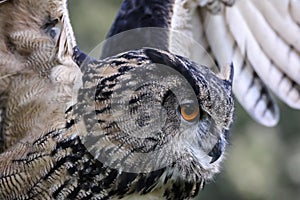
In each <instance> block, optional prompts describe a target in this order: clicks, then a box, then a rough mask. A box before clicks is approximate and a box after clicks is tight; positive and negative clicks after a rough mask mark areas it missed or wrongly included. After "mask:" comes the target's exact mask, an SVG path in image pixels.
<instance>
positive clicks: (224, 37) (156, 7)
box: [104, 0, 300, 126]
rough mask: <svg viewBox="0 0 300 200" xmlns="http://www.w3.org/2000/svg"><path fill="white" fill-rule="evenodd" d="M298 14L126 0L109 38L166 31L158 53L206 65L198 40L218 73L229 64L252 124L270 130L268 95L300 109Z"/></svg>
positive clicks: (279, 7)
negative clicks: (154, 29)
mask: <svg viewBox="0 0 300 200" xmlns="http://www.w3.org/2000/svg"><path fill="white" fill-rule="evenodd" d="M299 13H300V6H299V2H298V1H297V0H283V1H280V2H279V1H276V0H267V1H259V0H249V1H242V0H240V1H236V2H235V1H234V0H229V1H221V0H212V1H208V0H201V1H194V0H166V1H157V0H150V1H136V0H124V1H123V4H122V7H121V9H120V11H119V13H118V16H117V18H116V20H115V22H114V24H113V26H112V28H111V31H110V33H109V35H108V37H111V36H113V35H115V34H117V33H120V32H122V31H125V30H129V29H133V28H140V27H160V28H165V30H164V34H163V35H165V37H164V39H162V38H161V37H159V39H158V42H157V43H159V45H160V46H161V48H162V49H169V50H170V51H171V52H173V53H175V54H179V55H183V56H186V57H188V58H191V59H192V60H197V61H198V62H200V63H201V64H204V63H207V64H209V62H206V61H205V59H206V57H204V56H203V54H202V53H203V52H199V51H197V50H198V49H195V46H192V45H191V44H192V43H195V41H197V42H198V43H200V44H201V46H203V47H204V48H205V49H206V51H207V52H209V53H211V56H212V57H213V59H215V61H216V64H217V65H218V68H219V69H221V68H222V67H223V66H225V65H226V64H228V63H231V62H233V64H234V67H235V71H236V75H235V78H234V84H233V86H234V93H235V96H236V97H237V99H238V100H239V102H240V103H241V104H242V106H243V107H244V108H245V109H246V110H247V111H248V113H249V114H250V115H251V116H252V117H253V118H254V119H255V120H256V121H258V122H259V123H261V124H264V125H266V126H274V125H275V124H277V122H278V120H279V110H278V106H277V104H276V102H275V100H274V98H273V97H272V95H271V93H270V92H269V90H271V91H272V92H273V93H274V94H275V95H276V96H277V97H279V98H280V99H281V100H282V101H283V102H285V103H286V104H288V105H289V106H291V107H292V108H296V109H299V108H300V87H299V85H300V82H299V80H300V79H299V77H300V74H299V72H300V70H299V69H300V57H299V52H300V39H299V35H300V26H299V21H300V17H299ZM156 19H157V20H156ZM166 30H167V31H166ZM174 33H176V34H174ZM180 34H181V35H180ZM174 35H175V36H174ZM143 37H144V43H143V44H142V45H144V46H153V45H155V43H156V42H155V41H152V40H149V38H148V37H149V34H148V35H147V34H144V36H143ZM133 38H134V37H133ZM161 41H164V43H161ZM116 43H120V41H117V42H116ZM109 45H112V47H111V48H110V49H112V50H115V49H116V48H114V47H113V46H114V45H113V44H108V46H109ZM125 47H126V46H125ZM118 48H120V47H118ZM110 49H109V50H107V49H105V51H110ZM105 51H104V57H105V56H106V53H107V52H105ZM197 52H198V53H197ZM205 56H206V55H205ZM210 67H211V68H214V66H210Z"/></svg>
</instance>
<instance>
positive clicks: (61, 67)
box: [0, 0, 81, 149]
mask: <svg viewBox="0 0 300 200" xmlns="http://www.w3.org/2000/svg"><path fill="white" fill-rule="evenodd" d="M68 20H69V17H68V15H67V12H66V1H64V0H57V1H55V0H54V1H45V2H43V3H38V2H36V1H33V0H26V1H19V0H13V1H5V2H1V4H0V27H1V28H0V46H1V48H0V55H1V60H0V77H1V79H0V84H1V89H0V97H1V99H3V100H2V101H1V103H0V105H1V107H2V109H3V110H4V114H3V119H2V121H3V122H2V126H3V127H2V132H3V134H2V139H3V143H4V144H3V145H1V146H2V149H6V148H8V147H10V146H12V145H13V144H15V143H16V142H17V141H19V140H21V139H22V138H23V137H24V136H26V134H27V133H28V131H29V132H31V131H32V130H34V129H35V127H38V124H40V123H39V121H40V120H41V121H43V120H42V119H44V120H45V121H47V119H48V118H49V116H53V119H55V118H56V117H54V116H58V113H61V114H60V116H61V119H64V110H65V109H66V108H67V107H68V106H70V104H71V102H72V96H73V93H74V91H75V90H74V89H75V88H79V87H80V82H81V80H80V78H81V72H80V70H79V68H78V67H77V65H76V63H75V62H74V61H73V59H72V54H73V47H74V45H75V42H74V41H75V40H74V36H73V35H72V34H73V32H72V29H71V26H70V24H69V21H68ZM49 105H55V106H52V107H48V106H49ZM47 108H49V109H47ZM51 109H53V110H51ZM44 111H45V112H44ZM52 112H53V113H54V114H53V115H51V113H52ZM36 113H40V114H39V115H36ZM32 115H36V118H34V117H32ZM50 118H51V117H50ZM50 121H51V120H49V124H50ZM60 121H61V120H60ZM52 122H55V120H53V121H52ZM50 127H51V125H49V129H51V128H50ZM42 128H43V127H39V128H38V130H39V131H38V130H35V131H36V132H37V133H38V134H40V131H41V129H42ZM45 129H47V128H45ZM35 131H33V132H35ZM44 131H45V130H44Z"/></svg>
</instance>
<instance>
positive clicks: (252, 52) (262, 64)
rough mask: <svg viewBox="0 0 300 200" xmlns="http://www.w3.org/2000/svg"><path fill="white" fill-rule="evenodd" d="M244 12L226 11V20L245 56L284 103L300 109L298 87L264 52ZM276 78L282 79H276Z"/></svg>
mask: <svg viewBox="0 0 300 200" xmlns="http://www.w3.org/2000/svg"><path fill="white" fill-rule="evenodd" d="M243 2H249V1H243ZM247 8H250V6H247ZM244 11H245V9H243V8H242V9H241V6H234V7H232V8H229V9H226V20H227V22H228V25H229V29H230V31H231V33H232V35H233V37H234V38H235V40H236V42H237V44H238V46H239V47H240V49H241V51H242V53H243V55H244V56H245V55H247V58H248V60H249V63H251V65H252V66H253V68H254V70H255V72H256V73H257V74H258V75H259V77H260V78H261V79H262V80H263V81H264V82H265V84H266V85H267V86H268V87H269V88H270V89H271V90H272V91H273V92H274V93H275V94H276V95H277V96H278V97H279V98H280V99H281V100H282V101H284V102H285V103H287V104H288V105H289V106H291V107H294V108H300V99H299V98H298V97H299V96H300V91H299V87H298V85H297V84H296V83H295V82H294V81H293V80H292V79H291V78H290V77H289V76H288V75H287V74H286V73H284V72H283V71H281V69H282V68H280V69H279V68H278V66H277V65H276V64H275V63H274V62H273V61H272V60H271V59H270V58H269V57H268V55H267V54H266V53H265V52H264V51H263V49H262V48H261V46H260V44H259V41H258V40H257V39H256V38H255V36H254V35H253V34H252V33H253V31H251V26H250V25H249V23H247V21H246V20H244V18H243V16H244V15H243V14H242V12H244ZM254 15H255V14H254ZM257 23H258V22H257ZM275 44H276V43H275ZM276 45H277V44H276ZM269 48H272V49H277V47H276V48H274V46H272V45H271V46H269ZM280 50H281V49H280ZM285 70H287V69H285ZM271 74H272V76H270V75H271ZM274 77H280V78H277V79H274ZM237 78H238V77H237ZM295 78H296V77H295ZM292 94H293V95H292Z"/></svg>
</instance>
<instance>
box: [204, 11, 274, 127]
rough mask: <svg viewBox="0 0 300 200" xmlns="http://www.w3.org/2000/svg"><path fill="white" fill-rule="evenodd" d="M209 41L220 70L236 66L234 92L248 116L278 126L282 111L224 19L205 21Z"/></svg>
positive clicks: (212, 16)
mask: <svg viewBox="0 0 300 200" xmlns="http://www.w3.org/2000/svg"><path fill="white" fill-rule="evenodd" d="M204 26H205V30H206V33H207V40H208V42H209V44H210V45H211V48H212V52H213V53H214V55H215V57H216V60H217V61H218V64H219V66H225V65H226V64H227V63H230V62H233V64H234V69H235V75H234V84H233V91H234V93H235V96H236V98H237V99H238V100H239V102H240V103H241V105H242V106H243V107H244V108H245V109H246V110H247V112H248V113H249V114H250V115H251V116H252V117H253V118H254V119H255V120H257V121H259V122H260V123H262V124H264V125H266V126H273V125H275V124H276V123H277V122H278V119H279V111H278V107H277V105H276V103H275V102H274V100H273V98H272V97H271V96H270V94H269V93H268V92H267V89H266V86H265V85H264V84H263V82H262V81H261V80H260V79H259V78H258V76H257V75H256V73H255V72H254V71H253V69H252V66H251V65H250V63H249V62H248V61H247V60H246V59H247V57H246V55H245V53H244V54H242V52H241V50H240V48H239V46H237V43H236V42H235V40H234V38H233V36H232V35H231V33H230V32H229V30H228V26H227V24H226V21H225V18H224V17H223V16H222V15H217V16H215V15H211V14H209V13H207V15H206V17H205V21H204Z"/></svg>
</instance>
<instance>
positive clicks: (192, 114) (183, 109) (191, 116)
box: [180, 103, 200, 122]
mask: <svg viewBox="0 0 300 200" xmlns="http://www.w3.org/2000/svg"><path fill="white" fill-rule="evenodd" d="M180 114H181V116H182V118H183V119H184V120H186V121H189V122H190V121H194V120H195V119H197V118H198V116H199V114H200V110H199V107H198V105H197V104H194V103H188V104H183V105H181V106H180Z"/></svg>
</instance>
